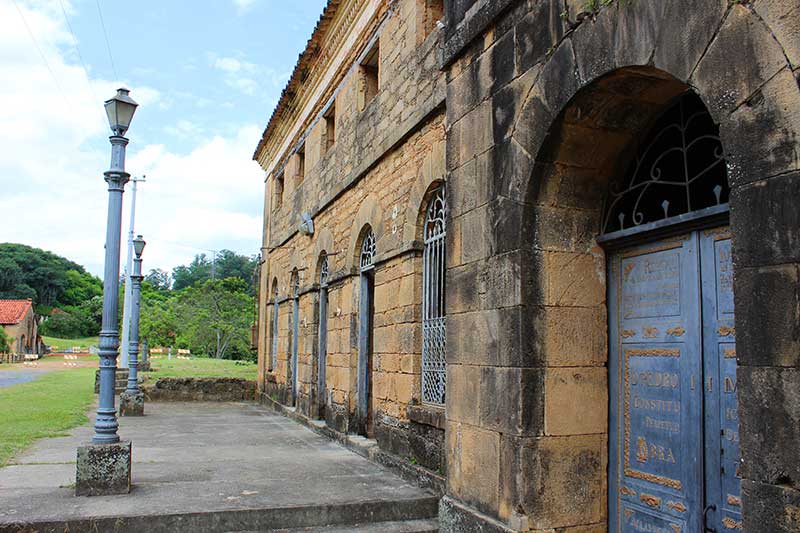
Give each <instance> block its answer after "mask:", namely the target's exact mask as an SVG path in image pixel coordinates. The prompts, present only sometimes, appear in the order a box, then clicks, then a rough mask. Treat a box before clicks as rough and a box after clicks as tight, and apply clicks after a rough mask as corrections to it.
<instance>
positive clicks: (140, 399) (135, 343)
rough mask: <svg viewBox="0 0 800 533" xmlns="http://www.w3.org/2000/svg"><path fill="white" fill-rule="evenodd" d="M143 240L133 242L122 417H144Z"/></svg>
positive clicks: (121, 404) (120, 399) (120, 412)
mask: <svg viewBox="0 0 800 533" xmlns="http://www.w3.org/2000/svg"><path fill="white" fill-rule="evenodd" d="M144 245H145V242H144V239H142V236H141V235H139V236H137V237H136V239H134V240H133V251H134V253H135V254H136V256H135V257H134V259H133V274H132V275H131V325H130V340H129V342H128V367H129V371H128V387H127V389H125V392H123V393H122V394H121V395H120V397H119V414H120V415H122V416H142V415H144V393H143V392H142V391H141V390H140V389H139V311H140V309H141V301H142V298H141V296H142V280H143V279H144V276H142V252H143V251H144Z"/></svg>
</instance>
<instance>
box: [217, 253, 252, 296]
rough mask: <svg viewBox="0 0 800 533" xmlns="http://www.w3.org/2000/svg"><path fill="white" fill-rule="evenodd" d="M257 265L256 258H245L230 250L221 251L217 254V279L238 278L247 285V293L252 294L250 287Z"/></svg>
mask: <svg viewBox="0 0 800 533" xmlns="http://www.w3.org/2000/svg"><path fill="white" fill-rule="evenodd" d="M256 265H258V256H251V257H247V256H245V255H239V254H237V253H236V252H232V251H231V250H222V251H221V252H219V253H218V254H217V264H216V277H217V279H225V278H239V279H242V280H244V281H245V282H246V283H247V293H248V294H251V295H252V294H254V288H253V286H252V283H251V281H252V279H253V271H254V270H255V268H256Z"/></svg>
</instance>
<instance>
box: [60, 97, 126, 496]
mask: <svg viewBox="0 0 800 533" xmlns="http://www.w3.org/2000/svg"><path fill="white" fill-rule="evenodd" d="M129 92H130V91H128V89H119V90H117V94H116V95H115V96H114V97H113V98H111V99H109V100H106V102H105V108H106V114H107V115H108V123H109V125H110V127H111V131H112V132H113V135H112V136H111V137H110V138H109V140H110V142H111V168H110V169H109V170H108V171H106V172H105V181H106V182H107V183H108V218H107V221H106V247H105V248H106V257H105V270H104V273H103V276H104V279H103V321H102V327H101V330H100V342H99V350H98V352H99V355H100V397H99V401H98V407H97V418H96V420H95V424H94V436H93V437H92V442H91V443H90V444H87V445H85V446H81V447H79V448H78V459H77V465H76V466H77V472H76V480H75V494H76V495H85V496H95V495H105V494H125V493H128V492H130V488H131V476H130V467H131V443H130V441H127V442H121V441H120V438H119V435H118V434H117V429H118V427H119V424H118V423H117V417H116V409H115V407H114V395H115V394H114V381H115V374H116V369H117V350H118V348H119V330H118V324H117V320H118V319H117V311H118V309H119V255H120V254H119V251H120V250H119V248H120V237H121V233H122V193H123V191H124V190H125V184H126V183H127V182H128V179H129V178H130V174H128V173H127V172H125V149H126V147H127V146H128V139H127V138H126V137H124V135H125V132H127V131H128V127H129V126H130V123H131V119H132V118H133V114H134V112H135V111H136V107H137V106H138V104H137V103H136V102H135V101H134V100H133V99H132V98H131V97H130V96H128V94H129Z"/></svg>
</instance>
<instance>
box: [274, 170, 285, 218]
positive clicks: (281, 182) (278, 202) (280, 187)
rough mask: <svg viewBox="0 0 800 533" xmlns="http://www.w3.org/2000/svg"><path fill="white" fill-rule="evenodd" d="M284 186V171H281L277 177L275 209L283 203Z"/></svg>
mask: <svg viewBox="0 0 800 533" xmlns="http://www.w3.org/2000/svg"><path fill="white" fill-rule="evenodd" d="M283 187H284V180H283V172H281V173H280V174H278V175H277V176H276V177H275V204H274V208H275V209H278V208H279V207H280V206H281V205H283Z"/></svg>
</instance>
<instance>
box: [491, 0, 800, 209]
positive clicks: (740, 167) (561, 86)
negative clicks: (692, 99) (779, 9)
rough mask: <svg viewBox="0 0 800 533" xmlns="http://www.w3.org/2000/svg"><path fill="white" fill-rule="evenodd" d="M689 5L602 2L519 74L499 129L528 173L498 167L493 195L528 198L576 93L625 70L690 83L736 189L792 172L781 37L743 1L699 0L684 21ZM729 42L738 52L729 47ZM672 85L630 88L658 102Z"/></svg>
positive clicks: (798, 121)
mask: <svg viewBox="0 0 800 533" xmlns="http://www.w3.org/2000/svg"><path fill="white" fill-rule="evenodd" d="M685 8H686V6H684V5H682V4H679V3H675V2H632V3H629V4H628V5H625V6H622V7H620V6H619V5H618V4H614V5H612V6H609V7H606V8H603V9H602V10H601V11H600V12H599V13H598V14H597V16H596V18H595V19H594V21H591V20H590V19H586V20H585V21H584V22H583V23H582V24H580V26H578V27H577V29H576V30H575V31H574V32H573V33H572V35H571V37H570V38H568V39H563V40H562V41H561V42H560V43H559V44H558V46H557V47H556V48H555V49H554V51H553V53H552V55H551V56H549V58H548V59H547V60H546V61H544V62H542V63H540V64H538V65H534V66H533V67H532V68H531V69H530V71H529V72H528V73H526V74H525V75H523V76H522V77H521V78H520V80H519V82H518V87H517V89H518V90H519V92H520V95H521V96H522V95H524V98H520V100H523V101H519V102H516V109H515V110H514V112H513V113H509V114H508V117H507V118H506V119H505V120H500V121H499V122H500V123H499V124H496V125H495V127H496V129H497V130H498V131H497V132H496V135H497V134H502V136H503V137H504V138H505V139H506V140H507V141H510V143H511V145H513V147H510V148H509V150H510V151H511V152H512V153H511V154H509V155H512V156H516V159H517V160H516V161H514V162H515V163H520V162H522V161H520V158H521V159H522V160H525V159H527V165H528V169H529V170H528V171H527V172H525V171H523V172H506V173H504V174H507V175H502V176H500V177H501V178H503V181H502V182H501V183H498V184H496V187H497V190H498V192H500V193H501V194H503V195H504V196H506V197H507V198H509V199H513V200H517V201H520V202H524V201H525V198H526V196H527V194H528V191H529V190H530V187H531V183H530V180H531V177H532V176H533V175H534V173H533V172H530V169H531V166H532V164H533V162H534V161H533V158H534V157H535V155H536V154H538V153H539V152H540V150H541V148H542V145H543V143H544V142H545V138H546V137H547V135H548V134H549V133H550V125H551V124H553V123H554V122H555V121H556V119H557V117H558V116H559V115H560V114H561V113H562V112H563V110H565V109H566V108H567V106H568V104H569V102H570V101H572V100H573V98H575V97H576V95H578V92H579V91H581V90H586V89H587V88H589V87H590V86H591V85H592V84H593V83H594V82H596V81H598V80H601V79H602V78H605V77H607V76H609V75H611V74H612V73H614V72H615V71H619V70H621V69H624V70H625V71H626V72H629V73H637V72H638V73H641V74H642V75H643V76H645V77H662V78H664V79H665V80H667V81H668V80H672V81H674V82H675V83H677V84H680V85H677V86H681V87H686V86H688V87H691V88H692V89H694V90H695V92H696V93H697V94H698V95H699V96H700V98H701V99H702V100H703V103H704V104H705V105H706V107H707V108H708V110H709V112H710V113H711V115H712V117H713V118H714V121H715V122H716V123H717V124H719V126H720V136H721V137H722V141H723V144H724V146H725V148H726V155H727V156H728V158H729V180H730V182H731V186H732V187H735V186H736V185H739V184H742V183H747V182H751V181H753V180H756V179H761V178H763V177H767V176H773V175H776V174H779V173H781V172H786V171H790V170H796V169H797V167H798V156H797V154H796V153H795V143H796V139H797V138H798V137H800V118H798V117H797V116H796V113H793V112H792V111H791V105H792V103H793V102H796V100H797V98H798V93H799V92H800V91H799V90H798V84H797V81H796V80H795V79H794V76H793V75H792V65H791V64H790V63H789V62H788V60H787V58H786V55H785V53H784V49H783V48H782V46H781V44H780V43H779V42H778V41H777V40H776V39H775V38H774V36H773V34H772V33H771V31H770V28H769V27H767V25H766V24H765V23H764V22H763V21H762V20H761V19H760V18H759V17H758V16H757V15H756V14H755V13H753V12H752V11H751V10H750V9H748V8H747V7H746V6H742V5H735V6H733V7H732V8H731V9H730V10H728V8H727V4H726V3H725V2H718V1H712V0H703V1H701V2H698V3H697V5H694V6H693V9H694V10H696V11H697V13H698V15H697V16H692V17H688V18H687V17H686V16H682V15H681V10H683V9H685ZM684 15H685V14H684ZM674 24H680V25H681V27H680V29H678V28H676V27H674V26H673V25H674ZM684 24H688V25H689V27H684V26H683V25H684ZM643 30H644V31H643ZM687 32H688V33H689V34H692V37H693V38H692V39H691V40H688V41H686V42H682V41H681V39H680V37H679V36H680V35H686V34H687ZM734 48H736V49H738V50H739V52H740V53H737V54H730V50H731V49H734ZM742 73H746V75H742ZM674 87H676V85H672V86H668V85H666V84H656V85H653V84H650V83H647V82H645V86H643V87H638V86H633V87H631V90H633V91H637V92H638V93H639V94H640V95H641V97H642V98H643V99H651V100H653V101H655V102H656V103H657V102H659V101H663V100H664V99H665V97H669V95H670V93H671V92H672V91H673V90H674ZM660 90H664V91H666V92H665V93H664V94H660V93H659V91H660ZM647 91H650V92H649V93H647ZM602 105H603V103H602V102H594V103H593V106H592V107H594V108H595V109H594V111H595V112H597V111H598V109H596V108H598V107H602ZM764 121H767V122H769V123H771V124H772V125H773V126H774V128H769V129H765V128H763V125H762V124H759V122H764ZM765 130H766V131H765ZM770 130H771V131H770ZM520 149H521V150H520Z"/></svg>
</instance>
